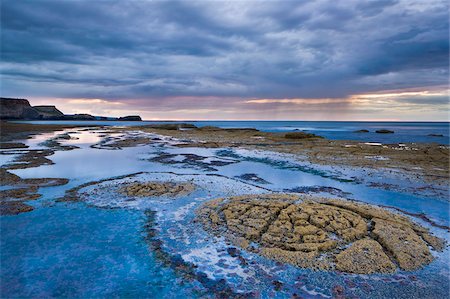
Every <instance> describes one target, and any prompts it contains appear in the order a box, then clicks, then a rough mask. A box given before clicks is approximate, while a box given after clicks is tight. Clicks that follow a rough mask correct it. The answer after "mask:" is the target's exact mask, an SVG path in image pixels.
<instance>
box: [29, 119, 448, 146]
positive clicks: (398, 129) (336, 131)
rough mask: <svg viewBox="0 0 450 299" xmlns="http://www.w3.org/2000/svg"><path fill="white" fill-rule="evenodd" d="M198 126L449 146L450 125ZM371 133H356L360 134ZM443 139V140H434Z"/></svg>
mask: <svg viewBox="0 0 450 299" xmlns="http://www.w3.org/2000/svg"><path fill="white" fill-rule="evenodd" d="M183 122H185V123H186V122H187V123H192V124H195V125H196V126H199V127H203V126H217V127H221V128H256V129H258V130H261V131H265V132H292V131H296V130H299V131H306V132H311V133H315V134H317V135H320V136H323V137H326V138H328V139H333V140H359V141H365V142H379V143H384V144H389V143H402V142H421V143H430V142H436V143H439V144H449V141H450V139H449V128H450V123H449V122H356V121H348V122H337V121H183ZM27 123H34V124H58V123H59V124H86V125H107V126H136V125H146V124H155V123H177V122H158V121H156V122H154V121H142V122H126V121H125V122H118V121H27ZM363 129H365V130H369V133H355V131H358V130H363ZM380 129H388V130H391V131H394V132H395V133H394V134H378V133H375V131H376V130H380ZM430 134H434V135H442V136H430Z"/></svg>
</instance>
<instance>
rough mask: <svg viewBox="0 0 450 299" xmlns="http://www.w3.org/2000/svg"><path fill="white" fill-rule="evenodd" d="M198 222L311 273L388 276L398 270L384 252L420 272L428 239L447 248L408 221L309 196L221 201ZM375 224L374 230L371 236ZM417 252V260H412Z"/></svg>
mask: <svg viewBox="0 0 450 299" xmlns="http://www.w3.org/2000/svg"><path fill="white" fill-rule="evenodd" d="M197 220H199V221H200V222H201V223H203V225H204V227H205V229H206V230H208V231H210V232H212V233H214V234H216V235H220V236H224V237H225V238H226V239H228V240H229V241H231V242H232V243H233V244H234V245H236V246H239V247H241V248H243V249H247V250H249V248H250V247H249V244H258V246H256V247H254V246H251V247H252V248H253V249H252V250H251V251H252V252H255V253H259V254H260V255H263V256H265V257H267V258H270V259H274V260H276V261H279V262H282V263H290V264H293V265H295V266H299V267H304V268H312V269H327V270H329V269H334V268H336V269H338V270H340V271H343V272H350V273H361V274H368V273H390V272H393V271H395V270H396V266H395V264H394V263H393V262H392V261H391V260H390V258H389V257H388V255H387V254H386V252H389V254H390V255H392V257H393V258H394V259H395V260H396V262H398V263H399V265H400V268H402V269H405V270H409V269H416V268H418V267H420V266H422V265H425V264H427V263H429V262H430V261H431V260H432V256H431V253H430V251H429V249H428V246H427V244H426V243H425V241H424V240H429V241H427V242H429V243H430V244H431V243H433V244H435V246H436V247H439V248H443V246H442V245H440V242H443V241H442V240H440V239H439V238H437V237H434V236H432V235H431V234H429V232H428V231H427V230H426V229H425V228H423V227H421V226H419V225H418V224H415V223H413V222H412V221H410V220H409V218H407V217H406V216H403V215H399V214H396V213H392V212H390V211H388V210H384V209H381V208H378V207H375V206H371V205H367V204H360V203H356V202H352V201H345V200H335V199H325V198H318V197H311V196H303V197H302V198H301V197H298V196H295V195H291V194H264V195H245V196H236V197H231V198H219V199H215V200H212V201H210V202H208V203H205V204H204V205H203V206H202V207H201V208H200V209H198V210H197ZM372 223H375V229H374V230H373V231H372V232H369V227H370V228H371V227H372ZM421 236H424V237H422V238H423V239H422V238H421ZM371 238H375V240H374V239H371ZM243 240H244V241H243ZM377 241H378V242H377ZM348 245H350V246H348ZM413 253H415V254H417V255H418V258H417V259H416V260H414V261H412V257H413Z"/></svg>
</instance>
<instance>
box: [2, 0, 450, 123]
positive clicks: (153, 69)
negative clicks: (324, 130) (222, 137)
mask: <svg viewBox="0 0 450 299" xmlns="http://www.w3.org/2000/svg"><path fill="white" fill-rule="evenodd" d="M448 6H449V4H448V2H447V0H442V1H441V0H369V1H362V0H345V1H338V0H317V1H227V2H224V1H212V0H211V1H206V0H204V1H143V0H140V1H114V0H108V1H102V0H93V1H87V0H86V1H74V0H72V1H60V0H47V1H41V0H23V1H16V0H2V1H1V7H0V10H1V66H0V78H1V86H0V91H1V96H2V97H14V98H26V99H29V100H30V102H31V104H32V105H43V104H49V105H56V106H57V107H58V108H59V109H60V110H61V111H63V112H64V113H66V114H72V113H90V114H93V115H104V116H124V115H133V114H138V115H141V116H142V118H143V119H148V120H162V119H173V120H183V119H184V120H195V119H196V120H244V119H248V120H398V121H402V120H410V121H414V120H417V121H448V118H449V95H450V92H449V7H448Z"/></svg>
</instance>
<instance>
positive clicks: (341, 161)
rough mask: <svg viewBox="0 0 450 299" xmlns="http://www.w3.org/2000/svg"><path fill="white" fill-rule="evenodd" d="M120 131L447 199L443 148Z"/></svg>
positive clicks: (244, 132)
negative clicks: (273, 157) (279, 157)
mask: <svg viewBox="0 0 450 299" xmlns="http://www.w3.org/2000/svg"><path fill="white" fill-rule="evenodd" d="M124 130H140V131H143V132H149V133H156V134H159V135H163V136H170V137H173V138H176V139H178V140H182V142H180V143H179V144H177V145H176V146H178V147H201V148H222V147H223V148H227V147H231V148H242V149H249V150H261V151H270V152H276V153H282V154H287V155H290V156H292V157H293V158H294V159H297V160H298V161H301V162H308V163H310V165H311V166H312V167H314V165H320V166H324V167H331V168H330V169H329V170H330V171H331V172H334V173H335V174H336V176H339V175H342V174H343V175H345V174H348V173H354V172H358V173H359V174H355V175H353V177H352V178H351V179H352V180H355V181H356V182H362V183H365V184H367V185H369V186H373V187H379V188H384V189H396V190H399V191H405V192H411V190H414V192H415V193H417V194H421V195H424V196H438V197H441V198H448V192H450V190H449V184H448V181H449V166H450V165H449V147H448V146H444V145H439V144H437V143H431V144H420V143H398V144H379V143H370V142H358V141H351V140H328V139H325V138H320V136H317V135H314V134H309V133H304V132H293V133H269V132H261V131H258V130H256V129H221V128H217V127H203V128H195V127H192V126H191V127H189V128H188V129H184V128H183V126H182V124H177V126H171V127H164V126H140V127H131V128H126V129H124ZM380 178H382V179H380ZM396 182H401V184H396ZM405 186H406V187H405Z"/></svg>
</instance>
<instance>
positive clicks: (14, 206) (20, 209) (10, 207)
mask: <svg viewBox="0 0 450 299" xmlns="http://www.w3.org/2000/svg"><path fill="white" fill-rule="evenodd" d="M31 211H33V207H32V206H30V205H27V204H25V203H23V202H22V201H3V200H2V201H0V215H17V214H20V213H25V212H31Z"/></svg>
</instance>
